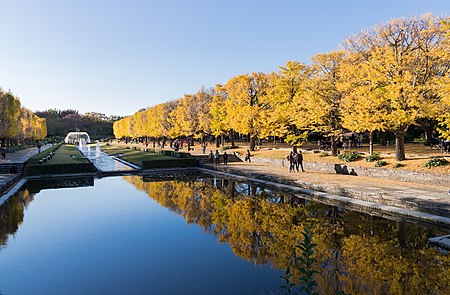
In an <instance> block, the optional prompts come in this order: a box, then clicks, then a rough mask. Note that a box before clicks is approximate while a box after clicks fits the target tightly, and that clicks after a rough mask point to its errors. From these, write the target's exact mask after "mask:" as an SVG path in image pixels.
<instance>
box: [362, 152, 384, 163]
mask: <svg viewBox="0 0 450 295" xmlns="http://www.w3.org/2000/svg"><path fill="white" fill-rule="evenodd" d="M380 159H381V157H380V154H379V153H373V154H372V155H368V156H367V157H366V162H375V161H378V160H380Z"/></svg>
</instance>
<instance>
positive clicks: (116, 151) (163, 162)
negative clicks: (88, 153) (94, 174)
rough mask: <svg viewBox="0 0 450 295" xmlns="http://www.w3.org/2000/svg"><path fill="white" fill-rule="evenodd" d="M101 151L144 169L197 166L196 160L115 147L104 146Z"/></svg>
mask: <svg viewBox="0 0 450 295" xmlns="http://www.w3.org/2000/svg"><path fill="white" fill-rule="evenodd" d="M101 151H102V152H105V153H107V154H109V155H115V156H117V157H118V158H120V159H123V160H125V161H127V162H130V163H133V164H135V165H138V166H140V167H142V168H144V169H146V168H168V167H188V166H195V160H194V159H184V158H177V157H170V156H165V155H161V154H157V153H151V152H144V151H141V150H135V149H131V148H130V149H127V148H122V147H119V146H114V145H102V146H101Z"/></svg>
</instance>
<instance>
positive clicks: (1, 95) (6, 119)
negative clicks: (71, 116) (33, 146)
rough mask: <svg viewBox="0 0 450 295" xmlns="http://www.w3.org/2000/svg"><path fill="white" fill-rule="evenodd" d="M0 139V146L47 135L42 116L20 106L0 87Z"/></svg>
mask: <svg viewBox="0 0 450 295" xmlns="http://www.w3.org/2000/svg"><path fill="white" fill-rule="evenodd" d="M0 126H1V128H0V141H1V145H2V146H5V145H6V146H9V145H17V144H19V143H25V142H28V141H35V140H40V139H43V138H45V137H46V136H47V125H46V121H45V119H44V118H39V117H38V116H36V114H34V113H33V112H32V111H30V110H28V109H26V108H24V107H21V105H20V100H19V98H18V97H16V96H14V95H13V94H12V93H10V92H4V91H3V90H2V89H1V88H0Z"/></svg>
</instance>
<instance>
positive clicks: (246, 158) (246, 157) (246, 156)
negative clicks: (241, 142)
mask: <svg viewBox="0 0 450 295" xmlns="http://www.w3.org/2000/svg"><path fill="white" fill-rule="evenodd" d="M250 156H251V155H250V150H247V153H246V154H245V162H247V161H248V162H249V163H251V162H252V161H251V160H250Z"/></svg>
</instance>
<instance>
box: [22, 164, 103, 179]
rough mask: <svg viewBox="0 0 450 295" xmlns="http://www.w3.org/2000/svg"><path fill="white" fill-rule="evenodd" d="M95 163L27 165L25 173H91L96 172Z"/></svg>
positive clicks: (30, 174)
mask: <svg viewBox="0 0 450 295" xmlns="http://www.w3.org/2000/svg"><path fill="white" fill-rule="evenodd" d="M96 171H97V169H96V168H95V166H94V164H92V163H77V164H70V165H67V164H55V165H42V164H37V165H27V166H26V168H25V174H26V175H29V176H32V175H48V174H70V173H89V172H96Z"/></svg>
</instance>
